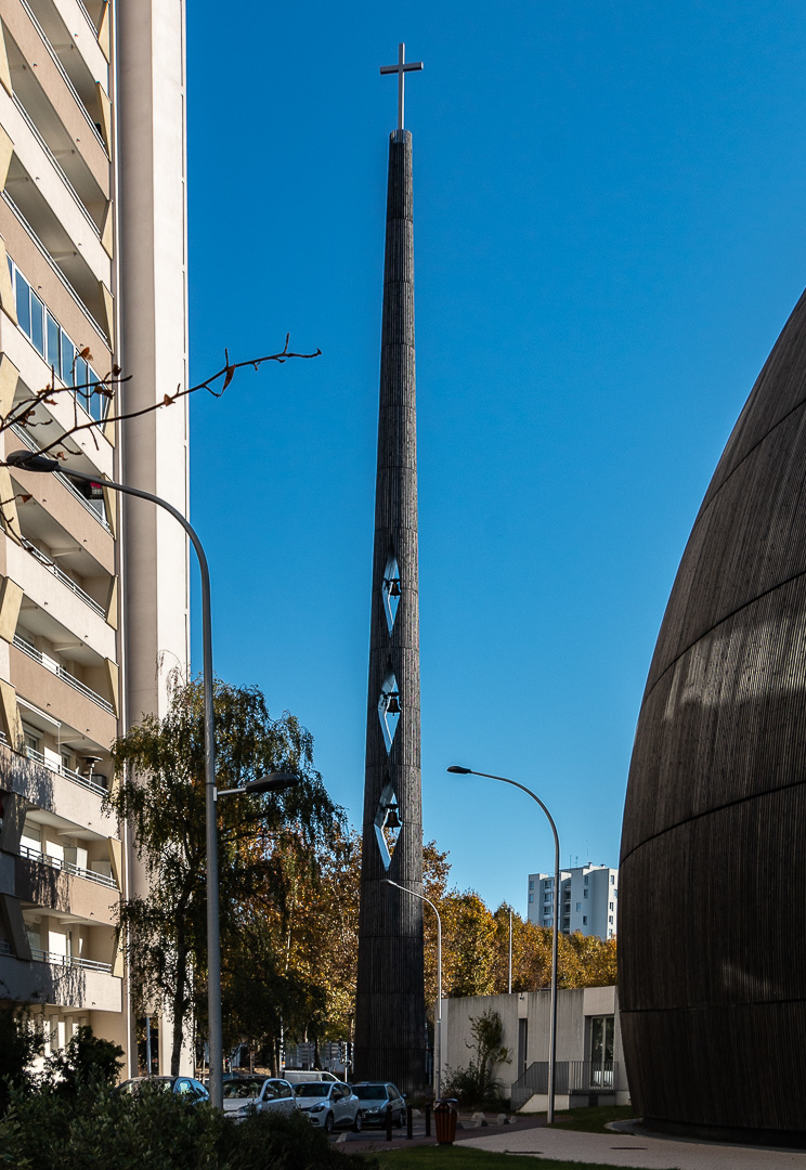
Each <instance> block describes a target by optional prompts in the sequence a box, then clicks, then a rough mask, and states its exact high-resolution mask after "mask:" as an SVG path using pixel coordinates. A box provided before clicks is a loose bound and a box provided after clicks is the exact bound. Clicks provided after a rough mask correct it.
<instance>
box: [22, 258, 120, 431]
mask: <svg viewBox="0 0 806 1170" xmlns="http://www.w3.org/2000/svg"><path fill="white" fill-rule="evenodd" d="M7 259H8V270H9V273H10V275H11V281H12V285H13V287H14V299H15V303H16V306H17V323H18V324H19V327H20V329H21V330H22V332H23V333H24V334H25V336H26V337H27V338H28V340H29V341H30V342H31V344H32V345H33V346H34V347H35V349H37V350H38V352H39V353H40V354H41V355H42V357H43V358H45V360H46V361H47V362H48V363H49V365H51V366H53V369H54V370H55V371H56V374H57V376H58V377H59V378H61V380H62V381H63V382H64V383H65V384H66V385H68V386H69V385H72V384H75V385H77V386H82V387H84V389H83V390H78V391H76V397H77V398H78V400H79V402H80V403H81V405H82V406H83V407H84V409H85V410H86V411H88V412H89V414H91V415H92V417H93V418H94V419H95V420H96V421H97V422H100V421H102V420H103V418H104V417H105V416H106V410H107V407H108V405H109V399H108V397H107V396H106V394H98V393H90V392H89V388H88V385H87V384H88V383H91V382H100V381H101V379H100V377H99V376H98V374H96V372H95V370H93V369H92V367H91V366H89V365H88V364H87V362H86V360H85V359H84V358H82V357H81V356H80V354H79V352H78V350H77V348H76V346H75V345H74V344H73V342H72V341H71V340H70V338H69V337H68V336H67V334H66V333H65V332H64V330H63V329H62V328H61V326H60V325H59V323H58V321H57V320H56V318H55V317H54V316H53V315H52V314H51V312H50V310H49V309H47V308H46V307H45V305H44V304H43V302H42V301H41V299H40V298H39V297H38V296H37V295H36V293H35V292H34V290H33V289H32V288H31V286H30V285H29V283H28V281H27V280H26V279H25V277H24V276H23V275H22V273H21V272H20V270H19V268H17V266H16V264H15V263H14V261H13V260H12V259H11V257H10V256H7Z"/></svg>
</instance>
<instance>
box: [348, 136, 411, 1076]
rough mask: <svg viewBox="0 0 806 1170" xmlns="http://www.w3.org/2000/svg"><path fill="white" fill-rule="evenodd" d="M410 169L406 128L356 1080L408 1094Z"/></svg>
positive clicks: (385, 434)
mask: <svg viewBox="0 0 806 1170" xmlns="http://www.w3.org/2000/svg"><path fill="white" fill-rule="evenodd" d="M411 164H412V158H411V135H410V134H409V133H408V132H402V133H400V132H399V133H398V134H396V135H393V136H392V140H391V142H390V144H389V196H388V207H387V227H386V256H385V266H384V299H383V325H382V335H381V375H380V406H379V414H378V473H377V483H376V493H375V541H374V553H373V571H372V607H371V618H370V622H371V627H370V662H369V686H368V700H367V747H366V777H365V787H364V822H363V824H364V828H363V862H362V872H361V908H360V923H359V951H358V988H357V1003H356V1030H355V1069H354V1072H355V1076H356V1078H358V1079H371V1080H391V1081H394V1082H395V1083H396V1084H398V1085H399V1086H400V1088H401V1089H402V1090H403V1091H404V1092H406V1091H408V1092H411V1091H413V1090H417V1089H421V1088H423V1086H424V1084H425V1079H426V1078H425V1051H424V1048H425V1044H424V1040H425V1003H424V994H423V904H422V902H421V901H420V900H419V898H416V897H412V896H411V895H409V894H407V893H404V892H402V891H400V890H397V889H395V888H394V887H393V886H388V885H385V884H384V880H383V879H384V878H386V877H389V878H391V879H392V881H395V882H398V883H400V885H402V886H405V887H406V888H407V889H412V890H414V891H416V892H417V893H420V894H421V893H422V809H421V786H420V660H419V644H420V642H419V608H418V562H417V446H416V412H415V373H414V259H413V258H414V242H413V239H414V237H413V223H412V172H411ZM391 557H394V558H395V559H396V562H397V566H398V569H399V573H400V602H399V606H398V609H397V614H396V616H395V621H394V624H393V626H392V629H391V630H390V629H389V624H388V621H387V616H386V610H385V603H384V595H383V583H384V575H385V573H386V569H387V565H388V564H389V563H390V558H391ZM390 674H392V675H394V678H395V680H396V682H397V687H398V691H399V696H400V707H401V713H400V716H399V722H398V724H397V729H396V733H395V736H394V739H393V741H392V745H391V750H390V751H389V752H387V748H386V742H385V739H384V735H383V731H382V728H381V723H380V719H379V717H378V701H379V699H380V696H381V692H382V689H383V687H384V682H385V680H386V679H387V677H388V676H389V675H390ZM388 784H390V785H391V786H392V788H393V790H394V792H395V794H396V797H397V803H398V806H399V816H400V820H401V822H402V828H401V830H400V835H399V838H398V841H397V845H396V848H395V849H394V852H393V854H392V859H391V863H390V866H389V869H388V870H387V869H386V868H385V865H384V859H383V857H382V854H381V851H380V849H379V847H378V841H377V836H376V832H375V824H376V816H377V814H378V809H379V806H380V805H381V803H382V794H383V792H384V789H385V788H386V786H387V785H388Z"/></svg>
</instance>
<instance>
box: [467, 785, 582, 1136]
mask: <svg viewBox="0 0 806 1170" xmlns="http://www.w3.org/2000/svg"><path fill="white" fill-rule="evenodd" d="M448 771H449V772H453V773H455V774H456V775H459V776H484V777H485V778H486V779H487V780H500V781H501V783H502V784H511V785H512V787H513V788H520V790H521V792H525V793H526V795H527V796H531V798H532V800H535V801H537V803H538V804H539V805H540V807H541V808H542V810H543V812H544V813H545V814H546V816H547V818H548V822H549V824H550V825H551V831H552V833H553V834H554V915H553V920H552V928H551V1002H550V1008H549V1083H548V1107H547V1109H546V1124H547V1125H552V1124H553V1122H554V1083H555V1071H556V1064H557V938H558V932H559V921H560V917H559V916H560V838H559V835H558V833H557V826H556V825H555V823H554V817H553V816H552V815H551V813H550V812H549V810H548V809H547V808H546V806H545V804H543V801H542V800H541V799H540V797H539V796H538V795H537V794H536V793H534V792H532V790H531V788H527V787H526V786H525V785H524V784H519V783H518V781H517V780H510V779H509V778H508V777H506V776H493V775H492V773H490V772H477V771H476V770H475V769H474V768H463V767H462V766H461V765H460V764H452V765H451V766H450V767H449V768H448Z"/></svg>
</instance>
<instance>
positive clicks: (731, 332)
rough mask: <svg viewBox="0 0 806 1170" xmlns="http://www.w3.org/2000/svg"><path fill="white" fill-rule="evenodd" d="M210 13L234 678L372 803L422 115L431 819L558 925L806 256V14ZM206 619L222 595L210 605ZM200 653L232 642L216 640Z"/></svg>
mask: <svg viewBox="0 0 806 1170" xmlns="http://www.w3.org/2000/svg"><path fill="white" fill-rule="evenodd" d="M188 8H189V16H188V21H189V26H188V75H189V87H188V89H189V93H188V112H189V188H188V190H189V224H190V294H191V295H190V325H191V357H192V376H193V377H194V379H200V378H202V377H204V376H206V375H207V374H209V373H210V372H211V371H212V370H214V369H217V368H218V367H219V365H220V364H221V356H222V352H223V349H224V346H227V347H228V348H229V351H230V354H231V356H233V357H235V358H238V359H242V358H248V357H253V356H258V355H261V354H265V353H270V352H273V351H274V350H276V349H279V348H280V347H281V346H282V343H283V338H284V336H285V333H286V332H287V331H290V333H291V338H292V345H293V346H294V347H295V348H299V349H315V348H317V347H319V348H321V349H322V351H323V356H322V357H320V358H318V359H317V360H316V361H313V362H300V363H289V364H286V365H285V366H283V367H281V368H280V367H276V368H273V367H265V368H263V369H262V370H261V372H260V373H258V374H251V373H246V374H242V375H241V376H240V377H239V378H238V379H237V380H236V381H235V382H233V384H232V385H231V387H230V388H229V390H228V391H227V394H226V395H225V397H224V398H223V399H221V400H220V401H214V400H212V399H209V398H204V399H202V398H198V399H196V400H195V401H194V402H193V406H192V411H191V420H192V519H193V522H194V524H195V526H196V527H197V529H198V531H199V533H200V534H201V536H202V539H203V541H204V544H205V547H206V550H207V554H208V558H209V560H210V566H211V573H212V583H213V608H214V614H213V625H214V639H215V665H216V670H217V672H218V673H219V674H220V675H221V676H222V677H223V678H225V679H227V680H229V681H232V682H238V683H257V684H258V685H259V686H260V687H261V688H262V689H263V690H264V692H265V694H266V696H267V698H268V700H269V703H270V706H271V707H272V709H273V710H274V711H275V712H277V713H279V712H280V711H282V710H283V709H289V710H291V711H293V712H294V713H295V714H297V715H298V716H299V717H300V719H301V720H302V721H303V723H305V724H306V726H308V727H309V728H310V730H311V731H312V733H313V735H314V737H315V741H316V754H317V762H318V766H319V768H320V770H321V771H322V773H323V776H324V778H325V782H326V784H327V785H328V788H329V790H330V792H331V793H332V795H333V797H334V798H335V799H336V800H337V801H338V802H340V803H341V804H342V805H344V806H345V808H346V809H347V811H348V814H349V816H350V819H351V820H352V822H353V823H354V824H356V825H360V819H361V805H362V789H363V755H364V735H365V718H366V701H367V700H366V687H367V646H368V628H369V585H370V571H371V552H372V524H373V493H374V475H375V441H376V420H377V394H378V361H379V338H380V310H381V277H382V264H383V228H384V213H385V182H386V161H387V140H388V133H389V131H390V130H392V129H393V128H394V124H395V120H396V82H395V79H393V78H388V77H381V76H380V75H379V72H378V69H379V66H380V65H384V64H390V63H393V62H394V61H395V60H396V57H397V44H398V41H400V40H404V41H405V42H406V48H407V59H409V60H419V59H422V60H423V61H424V62H425V70H424V71H423V72H422V73H419V74H414V75H409V80H408V81H407V87H406V124H407V127H408V128H409V129H411V131H412V133H413V137H414V184H415V257H416V315H417V325H416V328H417V375H418V378H417V381H418V386H417V390H418V441H419V477H420V478H419V487H420V610H421V631H420V632H421V659H422V680H421V681H422V729H423V735H422V765H423V769H422V776H423V808H424V832H425V835H426V837H427V838H431V837H433V838H435V839H436V840H437V842H438V843H439V845H440V846H441V847H442V848H444V849H447V850H449V851H450V856H451V861H452V864H453V873H452V876H453V880H454V881H455V883H456V884H457V885H458V886H459V887H460V888H473V889H476V890H478V891H479V893H481V895H482V896H483V897H484V898H485V900H486V901H487V902H488V903H489V904H490V905H492V906H496V905H498V903H500V902H501V901H509V902H511V903H512V904H513V905H514V906H515V907H516V909H518V910H520V911H521V912H524V911H525V908H526V906H525V902H526V875H527V874H528V872H529V871H530V870H537V869H542V870H546V869H548V868H550V866H551V863H552V846H551V838H550V835H549V831H548V827H547V826H546V824H545V822H544V821H543V819H542V814H541V813H540V810H539V809H538V808H537V807H536V806H534V805H532V803H531V802H530V801H528V799H527V798H526V797H525V796H523V794H521V793H519V792H517V790H515V789H512V788H509V787H507V786H505V785H501V784H494V783H493V782H491V781H485V780H477V779H473V778H466V779H462V778H457V777H449V776H447V775H446V774H445V768H446V766H447V765H448V764H450V763H454V762H459V763H464V764H467V765H468V766H471V767H474V768H477V769H480V770H483V771H488V772H498V773H501V774H504V775H509V776H512V777H513V778H515V779H517V780H519V781H521V782H522V783H524V784H526V785H528V786H530V787H533V788H535V790H536V791H537V792H538V793H539V794H540V795H541V796H542V798H543V799H544V800H545V801H546V803H547V804H548V805H549V807H550V808H551V809H552V811H553V813H554V816H555V819H556V821H557V824H558V828H559V833H560V839H561V848H562V861H563V864H564V865H568V864H569V863H570V862H571V861H573V863H574V864H582V863H583V862H585V861H587V860H590V861H592V862H594V863H606V864H610V865H615V864H617V861H618V851H619V840H620V833H621V814H622V808H623V801H624V792H625V786H626V778H627V772H628V768H629V760H630V752H631V749H632V740H633V735H634V731H635V723H636V719H637V714H638V709H639V705H640V701H641V695H642V692H643V687H644V683H645V679H646V674H647V670H648V667H649V661H650V657H651V654H652V651H653V648H654V643H655V639H656V636H657V632H658V628H659V624H660V621H661V618H662V615H663V611H664V608H665V605H666V601H667V598H668V595H669V591H670V589H671V585H672V582H673V579H674V574H675V571H676V568H677V564H678V562H679V559H680V556H681V554H682V551H683V548H684V545H685V542H686V540H687V537H688V534H689V531H690V529H691V525H692V523H693V520H694V517H695V514H696V511H697V509H698V507H699V504H700V501H701V499H702V496H703V494H704V492H705V489H706V486H707V484H708V481H709V479H710V476H711V474H712V472H713V470H714V467H715V465H716V462H717V459H718V457H719V455H720V453H721V450H722V447H723V446H724V443H725V441H726V439H727V437H728V434H729V432H730V429H731V427H732V426H733V423H734V421H735V419H736V417H737V415H738V413H739V410H740V409H741V406H742V404H743V402H744V400H745V398H746V396H747V394H748V393H749V391H750V388H751V386H752V384H753V381H754V380H755V378H756V376H757V374H758V372H759V370H760V368H761V366H762V364H763V362H764V360H765V358H766V356H767V354H768V352H769V350H770V348H771V347H772V345H773V343H774V341H775V338H776V337H777V335H778V333H779V332H780V330H781V328H782V327H783V325H784V322H785V321H786V318H787V316H788V314H789V312H790V311H791V309H792V307H793V306H794V304H795V302H796V300H797V299H798V297H799V296H800V294H801V292H802V290H803V283H804V274H805V273H806V240H805V239H804V224H805V223H806V215H805V214H804V211H805V209H806V151H804V146H803V127H804V125H806V85H805V84H804V78H806V9H804V7H803V6H802V5H801V4H796V3H783V2H780V0H770V2H768V3H767V4H765V5H763V6H761V5H758V4H756V3H749V2H742V0H731V2H730V3H727V2H722V0H714V2H712V3H696V2H694V0H678V2H677V3H676V4H674V5H670V4H668V3H663V4H661V3H656V2H655V0H623V2H621V3H615V2H609V3H608V2H605V0H597V2H593V0H582V2H581V3H576V4H574V5H571V4H562V3H555V4H546V3H539V2H537V0H530V2H520V0H503V2H502V3H499V4H497V5H490V4H479V3H475V2H474V0H464V2H463V3H461V4H460V3H458V2H456V0H432V2H431V3H428V4H425V3H421V2H420V0H414V2H412V3H408V4H405V5H403V4H399V3H385V4H378V3H377V2H376V3H363V2H362V3H352V4H347V5H332V4H324V3H309V4H298V5H295V6H285V5H282V6H281V5H267V4H265V3H262V2H258V0H243V2H242V3H241V4H239V5H238V7H237V10H236V11H237V18H233V19H231V20H221V8H220V5H219V4H214V3H213V2H212V0H194V3H193V4H191V5H189V6H188ZM195 619H196V625H197V627H198V621H197V619H198V614H196V615H195ZM195 660H196V664H197V665H198V663H199V660H200V659H199V654H198V632H197V636H196V642H195Z"/></svg>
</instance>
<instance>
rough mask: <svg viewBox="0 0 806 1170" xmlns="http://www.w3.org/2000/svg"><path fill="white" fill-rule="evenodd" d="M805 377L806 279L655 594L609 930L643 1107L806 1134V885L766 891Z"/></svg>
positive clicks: (792, 678)
mask: <svg viewBox="0 0 806 1170" xmlns="http://www.w3.org/2000/svg"><path fill="white" fill-rule="evenodd" d="M805 382H806V295H802V296H801V298H800V300H799V301H798V304H797V305H796V306H795V308H794V309H793V311H792V314H791V316H790V318H789V320H788V322H787V323H786V325H785V326H784V329H783V331H782V332H781V335H780V337H779V338H778V340H777V342H776V343H775V346H774V347H773V349H772V352H771V353H770V355H769V357H768V359H767V361H766V362H765V364H764V368H763V369H762V371H761V373H760V374H759V376H758V378H757V380H756V383H755V385H754V387H753V389H752V391H751V393H750V396H749V398H748V399H747V401H746V403H745V405H744V408H743V409H742V411H741V413H740V415H739V418H738V420H737V422H736V425H735V427H734V429H733V431H732V433H731V435H730V438H729V439H728V442H727V444H726V446H725V449H724V451H723V453H722V456H721V458H720V460H719V463H718V464H717V467H716V470H715V471H714V475H713V478H712V480H711V483H710V484H709V486H708V489H707V491H706V494H705V497H704V499H703V502H702V505H701V507H700V510H699V513H698V515H697V518H696V520H695V523H694V527H693V529H692V532H691V535H690V537H689V540H688V544H687V546H686V549H685V552H684V553H683V557H682V559H681V561H680V567H679V569H678V572H677V577H676V579H675V582H674V586H673V588H672V592H671V596H670V598H669V602H668V605H667V607H666V612H665V615H664V618H663V623H662V625H661V629H660V632H659V635H658V641H657V644H656V646H655V652H654V655H653V657H652V662H651V664H650V667H649V675H648V678H647V683H646V689H645V692H644V696H643V699H642V703H641V710H640V714H639V718H638V727H637V730H636V735H635V746H634V748H633V756H632V762H631V764H630V775H629V781H628V784H627V796H626V800H625V805H624V823H623V828H622V838H621V858H620V868H621V881H622V887H623V897H622V900H621V908H620V932H619V992H620V995H621V1006H622V1023H623V1026H624V1052H625V1056H626V1059H627V1064H628V1068H629V1073H630V1080H631V1082H632V1083H633V1085H634V1089H635V1101H636V1105H637V1106H638V1108H639V1110H640V1112H641V1115H642V1116H643V1117H644V1118H648V1119H651V1121H652V1122H653V1124H656V1125H659V1126H660V1125H662V1126H665V1127H667V1128H672V1129H675V1130H676V1129H682V1130H684V1131H686V1132H688V1133H697V1134H706V1135H708V1136H710V1137H714V1138H723V1137H729V1138H730V1139H731V1140H739V1141H755V1142H760V1143H763V1144H765V1145H767V1144H772V1143H776V1144H782V1145H787V1146H799V1147H801V1148H802V1147H804V1146H806V1114H804V1109H803V1095H802V1093H801V1090H800V1084H799V1079H800V1066H801V1063H802V1057H803V1044H804V1039H806V997H804V984H803V969H804V961H805V960H806V941H805V940H806V901H804V899H803V898H801V897H800V896H799V895H798V896H796V897H791V898H790V897H780V898H779V897H777V896H775V895H777V894H778V893H779V892H781V891H789V890H791V889H792V868H793V858H794V859H796V858H797V857H799V856H800V850H801V849H802V844H803V840H804V836H805V835H806V719H804V715H805V714H806V512H805V511H804V508H803V496H804V491H805V490H806V396H804V383H805ZM695 425H696V424H695ZM660 1054H662V1056H661V1055H660ZM762 1160H763V1159H759V1163H760V1164H761V1162H762Z"/></svg>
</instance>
